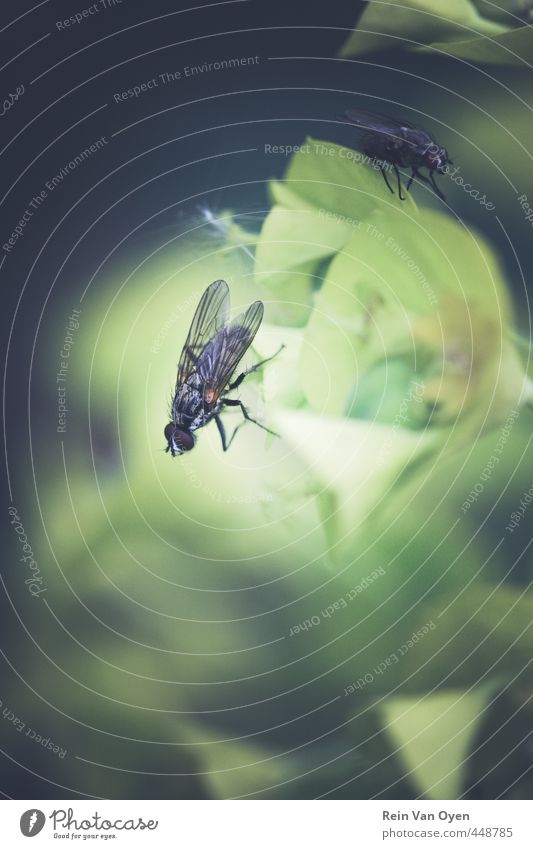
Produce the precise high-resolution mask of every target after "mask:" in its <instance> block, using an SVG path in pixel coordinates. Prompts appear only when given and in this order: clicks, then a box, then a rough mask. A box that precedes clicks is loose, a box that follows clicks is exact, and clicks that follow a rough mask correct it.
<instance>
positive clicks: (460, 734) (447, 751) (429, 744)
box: [382, 684, 494, 799]
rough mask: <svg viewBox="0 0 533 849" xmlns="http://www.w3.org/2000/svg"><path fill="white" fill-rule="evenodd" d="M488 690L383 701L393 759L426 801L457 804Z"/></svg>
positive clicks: (447, 692) (490, 687) (491, 687)
mask: <svg viewBox="0 0 533 849" xmlns="http://www.w3.org/2000/svg"><path fill="white" fill-rule="evenodd" d="M493 689H494V684H491V685H489V686H483V687H476V688H475V689H473V690H472V691H470V692H463V691H460V690H459V691H457V690H448V691H445V692H441V693H438V694H437V695H434V696H424V697H420V698H418V699H413V698H391V699H387V700H386V701H385V703H384V706H383V708H382V713H383V717H384V721H385V726H386V729H387V731H388V733H389V735H390V737H391V739H392V742H393V744H394V747H395V754H397V755H399V756H400V757H401V758H402V760H403V762H404V765H405V768H406V769H407V770H408V773H409V774H410V777H411V778H413V779H414V780H415V781H416V782H417V784H418V786H419V788H420V791H421V793H423V794H424V795H425V796H427V797H429V798H431V799H457V797H458V796H459V794H460V793H461V790H462V787H463V776H464V773H465V766H466V759H467V757H468V754H469V752H470V750H471V747H472V740H473V738H474V736H475V734H476V731H477V728H478V725H479V722H480V720H481V719H482V718H483V710H484V708H485V706H486V704H487V701H488V698H489V696H490V693H491V692H492V690H493Z"/></svg>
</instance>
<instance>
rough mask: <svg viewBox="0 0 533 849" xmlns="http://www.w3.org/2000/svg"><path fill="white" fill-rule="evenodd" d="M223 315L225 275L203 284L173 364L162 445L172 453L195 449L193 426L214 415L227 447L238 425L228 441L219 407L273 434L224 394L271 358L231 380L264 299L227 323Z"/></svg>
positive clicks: (256, 324)
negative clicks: (236, 410)
mask: <svg viewBox="0 0 533 849" xmlns="http://www.w3.org/2000/svg"><path fill="white" fill-rule="evenodd" d="M228 318H229V289H228V285H227V283H225V281H224V280H215V282H214V283H211V285H210V286H208V287H207V289H206V290H205V292H204V294H203V295H202V297H201V299H200V302H199V304H198V306H197V307H196V312H195V313H194V318H193V320H192V324H191V327H190V330H189V333H188V336H187V339H186V341H185V345H184V346H183V351H182V352H181V357H180V361H179V363H178V378H177V381H176V389H175V392H174V396H173V398H172V403H171V407H170V417H171V421H170V422H169V424H167V426H166V427H165V439H166V440H167V447H166V449H165V450H166V451H170V453H171V454H172V456H173V457H175V456H176V454H183V452H184V451H190V450H191V448H194V445H195V442H196V437H195V436H194V433H193V431H195V430H198V428H200V427H204V425H206V424H208V423H209V422H210V421H211V419H214V420H215V422H216V424H217V427H218V432H219V433H220V438H221V440H222V447H223V449H224V451H227V450H228V448H229V447H230V445H231V443H232V442H233V438H234V436H235V434H236V433H237V431H238V429H239V427H240V426H241V425H238V426H237V427H236V428H235V430H234V431H233V434H232V435H231V438H230V440H229V442H228V441H227V440H226V431H225V429H224V424H223V422H222V419H221V418H220V413H221V412H222V410H223V409H224V407H240V408H241V411H242V414H243V416H244V418H245V419H246V420H248V421H250V422H254V424H256V425H259V427H261V428H263V430H266V431H268V433H273V431H271V430H268V428H267V427H265V426H264V425H262V424H260V423H259V422H257V421H256V420H255V419H253V418H252V417H251V416H250V415H249V413H248V410H247V409H246V407H245V406H244V404H243V403H242V401H240V400H238V399H235V398H227V397H226V395H227V394H228V392H231V391H232V390H233V389H237V387H238V386H240V384H241V383H242V382H243V380H244V378H245V377H246V375H247V374H250V373H251V372H253V371H256V370H257V369H258V368H260V366H262V365H264V363H267V362H268V361H269V360H271V359H273V357H268V359H266V360H261V362H259V363H256V365H254V366H252V367H251V368H248V369H245V370H244V371H242V372H241V373H240V374H239V375H238V377H236V378H235V380H232V376H233V372H234V371H235V369H236V367H237V365H238V363H239V361H240V360H241V359H242V358H243V356H244V354H245V353H246V351H247V350H248V348H249V347H250V345H251V344H252V341H253V339H254V336H255V334H256V333H257V331H258V329H259V326H260V324H261V321H262V319H263V304H262V302H261V301H254V303H253V304H250V306H249V307H248V309H247V310H246V311H245V312H243V313H241V315H239V316H237V318H234V319H233V321H231V322H229V323H228ZM282 347H283V346H282ZM280 350H281V348H280ZM277 353H279V351H277ZM273 356H274V357H275V356H276V354H274V355H273ZM241 424H244V422H241Z"/></svg>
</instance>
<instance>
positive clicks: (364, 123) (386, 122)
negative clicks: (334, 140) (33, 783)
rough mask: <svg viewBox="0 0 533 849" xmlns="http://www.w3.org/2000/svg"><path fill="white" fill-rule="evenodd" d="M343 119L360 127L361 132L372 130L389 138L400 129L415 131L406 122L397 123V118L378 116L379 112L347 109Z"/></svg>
mask: <svg viewBox="0 0 533 849" xmlns="http://www.w3.org/2000/svg"><path fill="white" fill-rule="evenodd" d="M343 117H344V118H346V119H347V120H348V121H349V122H350V124H355V125H356V126H357V127H361V129H362V130H372V131H374V132H376V133H384V134H386V135H391V136H392V135H394V134H395V132H396V131H397V130H399V129H400V128H401V127H407V128H408V129H410V130H414V129H416V127H413V125H412V124H409V123H408V122H407V121H403V120H402V121H398V119H397V118H391V117H390V115H380V113H379V112H367V111H366V110H365V109H347V110H346V112H345V113H344V115H343Z"/></svg>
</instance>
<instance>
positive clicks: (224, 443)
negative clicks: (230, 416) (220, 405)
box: [215, 415, 240, 451]
mask: <svg viewBox="0 0 533 849" xmlns="http://www.w3.org/2000/svg"><path fill="white" fill-rule="evenodd" d="M215 421H216V423H217V428H218V432H219V434H220V439H221V440H222V448H223V450H224V451H227V450H228V448H229V447H230V445H231V443H232V442H233V437H234V436H235V434H236V433H237V431H238V429H239V427H240V425H239V426H238V427H236V428H235V430H234V431H233V434H232V436H231V439H230V441H229V442H227V441H226V428H225V427H224V422H223V421H222V419H221V418H220V416H219V415H216V416H215Z"/></svg>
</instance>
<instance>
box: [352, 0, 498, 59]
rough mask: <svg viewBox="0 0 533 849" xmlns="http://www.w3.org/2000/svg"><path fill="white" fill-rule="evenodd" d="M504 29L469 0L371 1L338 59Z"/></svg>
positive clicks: (491, 34) (480, 34)
mask: <svg viewBox="0 0 533 849" xmlns="http://www.w3.org/2000/svg"><path fill="white" fill-rule="evenodd" d="M505 29H506V27H502V26H500V25H499V24H495V23H493V22H492V21H490V20H488V19H486V18H484V17H482V16H481V15H480V14H479V12H478V11H477V9H476V8H475V6H474V4H473V3H471V2H470V0H448V1H447V3H446V4H445V5H443V3H442V0H388V2H382V0H376V2H374V0H372V2H370V3H368V5H367V7H366V9H365V11H364V12H363V15H362V16H361V18H360V19H359V23H358V28H357V29H356V30H354V32H353V33H352V35H351V36H350V37H349V38H348V40H347V42H346V43H345V44H344V46H343V47H342V49H341V51H340V55H341V56H359V55H361V54H364V53H369V52H371V51H374V50H381V49H383V48H388V49H391V48H392V49H394V48H395V47H401V46H406V47H408V48H415V47H418V46H420V45H424V44H432V43H433V42H437V41H438V42H453V41H457V40H466V39H469V38H472V37H473V36H483V35H488V36H494V35H499V34H500V33H502V32H504V31H505Z"/></svg>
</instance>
